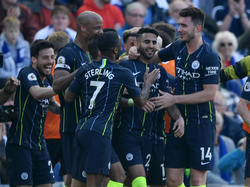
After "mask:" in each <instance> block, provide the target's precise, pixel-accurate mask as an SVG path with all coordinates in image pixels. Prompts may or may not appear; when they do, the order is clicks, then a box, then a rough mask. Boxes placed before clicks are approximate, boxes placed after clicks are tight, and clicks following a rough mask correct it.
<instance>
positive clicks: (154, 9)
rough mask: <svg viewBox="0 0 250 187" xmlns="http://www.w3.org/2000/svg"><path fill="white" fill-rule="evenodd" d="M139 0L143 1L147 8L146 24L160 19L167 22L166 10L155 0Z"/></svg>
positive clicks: (139, 0)
mask: <svg viewBox="0 0 250 187" xmlns="http://www.w3.org/2000/svg"><path fill="white" fill-rule="evenodd" d="M138 2H141V3H142V4H143V5H144V6H145V8H146V9H147V13H146V16H145V19H144V25H152V24H153V23H155V22H159V21H165V22H167V17H166V15H165V10H164V9H162V8H160V7H159V6H158V4H157V3H156V2H155V0H138Z"/></svg>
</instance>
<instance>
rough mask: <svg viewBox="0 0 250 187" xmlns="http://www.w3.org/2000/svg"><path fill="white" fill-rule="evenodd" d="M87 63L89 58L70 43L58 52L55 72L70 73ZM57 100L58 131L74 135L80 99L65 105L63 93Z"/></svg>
mask: <svg viewBox="0 0 250 187" xmlns="http://www.w3.org/2000/svg"><path fill="white" fill-rule="evenodd" d="M89 62H91V58H90V56H89V55H88V54H87V53H85V52H84V51H83V50H82V49H81V48H80V47H79V46H77V45H76V44H75V43H74V42H71V43H69V44H67V45H66V46H65V47H63V48H62V49H61V50H60V51H59V53H58V55H57V59H56V66H55V71H56V70H65V71H68V72H69V73H72V72H74V71H75V70H76V69H78V68H79V67H81V66H82V65H84V64H85V63H89ZM59 98H60V104H61V115H60V116H61V118H60V131H61V132H63V133H64V132H65V133H74V132H75V128H76V125H77V123H78V121H79V118H80V113H81V111H80V102H81V101H80V98H79V97H77V98H76V99H75V100H74V101H73V102H71V103H65V102H64V91H63V92H62V93H60V94H59Z"/></svg>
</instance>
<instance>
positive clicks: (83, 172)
mask: <svg viewBox="0 0 250 187" xmlns="http://www.w3.org/2000/svg"><path fill="white" fill-rule="evenodd" d="M86 176H87V175H86V172H85V171H84V170H83V171H82V177H83V178H86Z"/></svg>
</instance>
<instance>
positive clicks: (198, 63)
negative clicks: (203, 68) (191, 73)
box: [192, 60, 200, 69]
mask: <svg viewBox="0 0 250 187" xmlns="http://www.w3.org/2000/svg"><path fill="white" fill-rule="evenodd" d="M199 67H200V62H199V61H198V60H195V61H193V62H192V68H193V69H198V68H199Z"/></svg>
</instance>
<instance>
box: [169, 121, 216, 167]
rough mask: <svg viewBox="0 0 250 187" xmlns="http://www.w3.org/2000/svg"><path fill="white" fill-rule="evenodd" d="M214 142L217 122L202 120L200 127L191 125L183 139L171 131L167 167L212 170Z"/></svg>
mask: <svg viewBox="0 0 250 187" xmlns="http://www.w3.org/2000/svg"><path fill="white" fill-rule="evenodd" d="M214 141H215V120H214V121H213V122H211V121H210V120H209V119H201V124H199V125H198V124H191V123H189V124H188V125H186V126H185V133H184V136H183V137H182V138H175V137H174V133H173V131H172V129H171V130H170V133H168V134H167V144H166V163H165V165H166V167H167V168H193V169H197V170H201V171H205V170H209V169H211V167H212V155H213V149H214Z"/></svg>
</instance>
